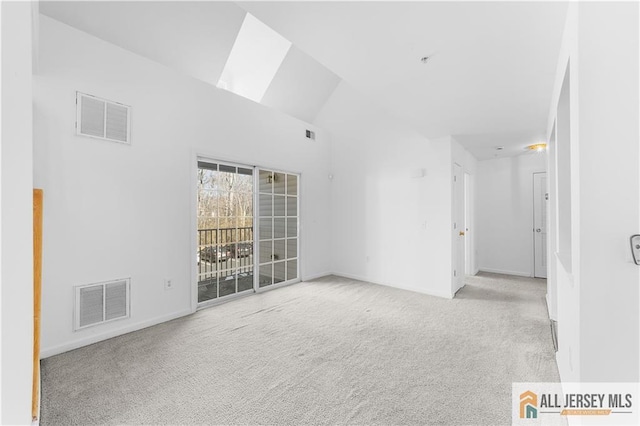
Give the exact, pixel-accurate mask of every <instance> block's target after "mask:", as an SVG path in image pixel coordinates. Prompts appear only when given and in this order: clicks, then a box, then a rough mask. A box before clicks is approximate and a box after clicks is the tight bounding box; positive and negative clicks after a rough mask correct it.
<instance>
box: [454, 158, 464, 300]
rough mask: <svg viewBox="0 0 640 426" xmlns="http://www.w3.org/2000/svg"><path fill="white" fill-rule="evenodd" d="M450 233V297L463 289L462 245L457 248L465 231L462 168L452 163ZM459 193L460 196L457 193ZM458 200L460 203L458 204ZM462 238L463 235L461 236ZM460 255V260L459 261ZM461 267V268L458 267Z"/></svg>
mask: <svg viewBox="0 0 640 426" xmlns="http://www.w3.org/2000/svg"><path fill="white" fill-rule="evenodd" d="M456 168H457V169H459V172H460V173H459V175H460V182H458V175H457V174H456ZM451 175H452V179H451V185H452V191H451V198H452V200H451V232H452V239H451V241H452V247H451V252H452V256H451V297H454V296H455V294H456V293H457V292H458V290H460V289H461V288H462V287H464V275H465V272H464V271H465V264H466V262H465V247H464V243H462V244H463V246H462V250H460V247H459V246H458V245H459V244H460V242H459V238H460V237H461V235H460V232H464V231H461V229H465V228H464V226H466V225H465V224H464V211H465V206H464V204H465V199H464V198H465V197H464V167H463V166H462V165H460V164H459V163H457V162H454V163H453V165H452V169H451ZM457 191H460V194H458V193H457ZM458 198H459V199H460V200H461V201H462V204H461V205H458V204H459V200H458ZM462 237H463V238H464V235H463V236H462ZM460 254H461V255H462V259H460ZM459 266H461V267H459Z"/></svg>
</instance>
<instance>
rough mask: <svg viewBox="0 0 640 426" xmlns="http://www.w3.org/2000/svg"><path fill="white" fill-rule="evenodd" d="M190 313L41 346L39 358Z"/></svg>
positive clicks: (172, 315)
mask: <svg viewBox="0 0 640 426" xmlns="http://www.w3.org/2000/svg"><path fill="white" fill-rule="evenodd" d="M192 313H193V312H191V309H186V310H184V311H180V312H174V313H171V314H169V315H163V316H160V317H156V318H152V319H150V320H147V321H142V322H138V323H135V324H129V325H127V326H125V327H120V328H117V329H114V330H109V331H105V332H104V333H100V334H94V335H91V336H87V337H83V338H81V339H77V340H73V341H71V342H67V343H63V344H61V345H58V346H53V347H50V348H43V349H42V350H41V351H40V359H44V358H49V357H50V356H54V355H58V354H61V353H63V352H67V351H70V350H73V349H78V348H81V347H83V346H87V345H91V344H92V343H97V342H101V341H103V340H107V339H111V338H112V337H116V336H120V335H122V334H127V333H131V332H132V331H137V330H141V329H143V328H147V327H151V326H152V325H157V324H160V323H163V322H167V321H171V320H173V319H176V318H180V317H184V316H187V315H190V314H192Z"/></svg>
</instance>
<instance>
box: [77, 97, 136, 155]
mask: <svg viewBox="0 0 640 426" xmlns="http://www.w3.org/2000/svg"><path fill="white" fill-rule="evenodd" d="M76 132H77V134H78V135H82V136H90V137H92V138H99V139H105V140H109V141H114V142H120V143H126V144H129V143H131V140H130V134H131V107H129V106H127V105H123V104H120V103H117V102H112V101H108V100H105V99H101V98H98V97H95V96H92V95H87V94H85V93H80V92H76Z"/></svg>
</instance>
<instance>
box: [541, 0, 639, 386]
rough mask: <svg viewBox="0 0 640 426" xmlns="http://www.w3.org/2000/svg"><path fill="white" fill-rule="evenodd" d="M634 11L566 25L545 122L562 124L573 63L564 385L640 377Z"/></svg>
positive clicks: (576, 9)
mask: <svg viewBox="0 0 640 426" xmlns="http://www.w3.org/2000/svg"><path fill="white" fill-rule="evenodd" d="M638 13H639V11H638V4H636V3H580V4H572V5H571V6H570V8H569V15H568V17H567V27H566V30H565V35H564V37H563V47H562V50H561V55H560V58H559V63H558V70H557V73H556V85H555V89H554V101H553V103H552V105H551V113H550V117H549V122H548V134H551V130H552V128H553V123H554V121H555V119H556V117H557V118H558V123H559V124H558V126H560V121H561V119H562V114H560V111H559V110H561V108H559V99H560V92H561V89H562V82H563V79H564V77H565V70H566V69H567V66H568V65H570V67H569V69H570V72H569V75H570V80H569V84H570V87H571V93H570V96H569V98H570V110H569V114H568V115H569V117H570V123H569V127H570V130H571V132H570V133H571V134H570V141H569V145H570V149H571V160H570V161H571V164H570V166H571V173H570V176H571V217H570V218H571V258H570V259H566V258H561V257H559V256H558V255H557V254H556V266H557V269H556V271H557V277H556V278H557V282H556V288H557V310H558V312H557V315H558V344H559V350H558V354H557V360H558V368H559V370H560V376H561V378H562V380H563V381H586V382H601V381H607V382H615V381H621V382H629V381H630V382H636V381H638V380H639V376H640V373H639V365H638V360H639V359H640V350H639V340H640V335H639V331H640V330H639V319H640V318H639V309H638V298H639V296H640V294H639V293H640V291H639V287H640V274H639V272H638V267H637V266H636V265H634V264H633V262H632V260H631V253H630V249H629V236H630V235H631V234H634V233H638V232H639V231H640V229H639V228H640V184H639V182H638V170H639V169H640V161H639V155H640V147H639V146H638V139H639V137H640V134H639V113H640V111H639V108H638V107H639V105H638V101H639V89H640V87H639V84H638V75H639V66H638V61H639V51H638V49H639V45H638V19H637V18H638ZM560 103H561V102H560ZM565 120H566V118H565ZM565 126H566V123H565ZM559 135H560V133H558V136H559ZM557 142H558V144H560V143H561V142H562V141H561V140H559V138H557ZM563 167H566V165H565V164H562V162H558V163H557V174H558V175H560V174H561V173H562V172H563ZM554 189H557V188H551V190H552V192H551V196H552V197H557V196H558V193H557V191H556V192H555V193H554ZM552 213H554V214H552V215H551V218H552V220H556V221H557V218H558V216H559V214H558V212H552ZM560 213H562V212H560ZM556 238H557V235H556Z"/></svg>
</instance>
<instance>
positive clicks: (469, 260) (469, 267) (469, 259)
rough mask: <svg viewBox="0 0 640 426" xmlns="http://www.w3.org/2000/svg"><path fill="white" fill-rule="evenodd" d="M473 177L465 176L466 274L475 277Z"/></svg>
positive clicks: (466, 174) (467, 174)
mask: <svg viewBox="0 0 640 426" xmlns="http://www.w3.org/2000/svg"><path fill="white" fill-rule="evenodd" d="M471 200H472V196H471V175H469V173H465V174H464V260H465V263H464V273H465V275H473V250H472V247H473V240H472V239H473V234H472V233H471V231H470V229H469V228H471V215H472V213H471V208H472V207H471V205H472V204H471Z"/></svg>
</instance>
